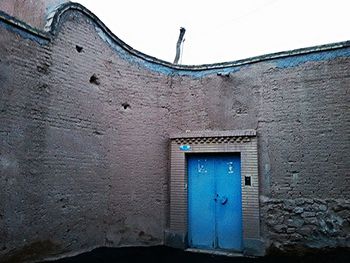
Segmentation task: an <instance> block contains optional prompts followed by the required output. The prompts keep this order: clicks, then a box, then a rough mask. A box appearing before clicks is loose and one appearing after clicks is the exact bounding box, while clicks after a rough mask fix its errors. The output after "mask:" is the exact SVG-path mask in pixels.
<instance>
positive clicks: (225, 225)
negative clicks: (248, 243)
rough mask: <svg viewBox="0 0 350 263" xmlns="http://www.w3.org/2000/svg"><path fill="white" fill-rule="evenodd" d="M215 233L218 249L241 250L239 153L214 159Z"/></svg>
mask: <svg viewBox="0 0 350 263" xmlns="http://www.w3.org/2000/svg"><path fill="white" fill-rule="evenodd" d="M215 177H216V193H217V195H218V197H217V201H216V220H215V221H216V234H217V242H218V248H219V249H227V250H237V251H240V250H242V197H241V196H242V195H241V164H240V156H239V155H230V156H225V155H223V156H218V157H217V158H216V160H215Z"/></svg>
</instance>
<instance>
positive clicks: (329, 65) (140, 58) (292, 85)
mask: <svg viewBox="0 0 350 263" xmlns="http://www.w3.org/2000/svg"><path fill="white" fill-rule="evenodd" d="M77 6H78V5H76V7H77ZM78 7H79V6H78ZM58 12H60V11H58ZM0 22H1V23H0V90H1V96H0V189H1V191H0V200H1V201H0V258H1V259H4V260H12V261H19V260H31V259H35V260H37V259H43V258H50V257H57V256H60V255H68V254H74V253H78V252H81V251H86V250H89V249H91V248H94V247H99V246H126V245H135V246H136V245H158V244H162V243H163V242H164V240H163V239H164V238H163V232H164V230H165V229H166V228H167V227H168V223H169V222H168V212H169V211H168V210H169V191H168V189H169V185H168V180H169V178H168V176H169V167H170V164H169V134H170V133H176V132H184V131H186V130H191V131H200V130H212V131H225V130H239V129H255V130H257V135H258V137H257V139H258V159H259V180H260V182H259V183H260V199H261V200H260V211H261V213H260V218H261V222H260V224H261V233H260V234H261V240H262V241H263V242H264V244H265V246H266V248H267V247H269V246H271V245H272V246H276V247H279V248H281V249H284V248H287V247H291V246H295V245H298V246H316V247H325V246H350V240H349V201H350V190H349V189H350V187H349V186H350V181H349V180H350V175H349V171H350V145H349V144H350V140H349V139H350V138H349V130H350V125H349V123H350V115H349V100H350V99H349V87H350V79H349V77H350V47H349V46H350V45H349V43H343V44H342V45H341V46H339V45H338V46H337V45H335V46H329V47H324V48H323V49H322V50H317V49H312V50H311V51H310V50H303V51H301V52H299V53H300V54H297V53H290V54H288V53H285V54H284V55H283V56H281V57H280V58H278V56H277V55H276V56H272V57H262V58H260V59H258V60H249V59H248V60H246V61H245V62H243V63H241V64H240V65H239V63H226V64H222V65H216V66H213V67H211V66H202V67H192V68H187V67H181V66H178V67H176V66H175V67H174V66H173V65H170V64H167V63H164V62H161V61H158V60H156V59H154V58H152V57H148V56H145V55H143V54H141V53H138V52H136V51H132V50H131V52H132V53H130V52H128V51H127V50H126V49H128V47H127V46H123V45H124V44H123V43H122V42H115V41H114V40H113V37H112V36H111V35H110V34H109V32H108V30H107V31H106V30H105V29H104V28H103V25H102V24H101V23H100V22H99V20H98V19H97V18H96V17H94V16H93V15H91V14H90V13H89V12H88V11H86V10H85V9H83V8H82V7H79V8H75V9H74V8H73V9H69V8H67V9H65V10H63V11H62V12H61V13H60V19H59V20H55V21H53V25H54V29H55V30H52V32H51V33H52V34H49V33H48V34H46V35H45V36H46V37H45V36H44V37H43V36H41V35H40V34H37V33H35V32H32V31H30V30H29V31H28V30H25V29H24V28H23V27H21V26H16V25H14V24H13V23H11V22H8V21H6V19H4V18H3V17H2V18H1V21H0ZM55 23H56V24H55ZM39 33H40V32H39ZM129 50H130V49H129ZM306 233H309V234H306ZM317 240H318V241H317Z"/></svg>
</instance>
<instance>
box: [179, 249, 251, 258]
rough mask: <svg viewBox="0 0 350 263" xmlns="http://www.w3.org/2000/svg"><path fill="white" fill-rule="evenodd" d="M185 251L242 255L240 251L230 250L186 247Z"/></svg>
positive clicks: (232, 255) (227, 255) (229, 255)
mask: <svg viewBox="0 0 350 263" xmlns="http://www.w3.org/2000/svg"><path fill="white" fill-rule="evenodd" d="M185 251H186V252H193V253H204V254H210V255H217V256H226V257H244V255H243V253H241V252H231V251H222V250H207V249H199V248H188V249H186V250H185Z"/></svg>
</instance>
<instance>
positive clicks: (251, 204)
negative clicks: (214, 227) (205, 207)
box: [165, 130, 263, 255]
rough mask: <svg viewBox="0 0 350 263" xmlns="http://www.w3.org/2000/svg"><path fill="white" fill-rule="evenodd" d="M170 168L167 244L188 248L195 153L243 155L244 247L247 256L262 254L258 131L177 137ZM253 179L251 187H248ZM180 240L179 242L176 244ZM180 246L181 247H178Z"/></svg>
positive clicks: (173, 142) (181, 135) (171, 138)
mask: <svg viewBox="0 0 350 263" xmlns="http://www.w3.org/2000/svg"><path fill="white" fill-rule="evenodd" d="M170 140H171V149H170V150H171V153H170V155H171V167H170V215H169V217H170V218H169V219H170V224H169V229H168V230H167V231H166V233H165V234H166V236H165V242H166V243H167V244H168V245H170V246H172V245H173V246H181V245H179V243H183V244H182V245H183V247H184V248H185V247H186V246H187V245H186V242H187V223H188V222H187V217H188V210H187V205H188V203H187V202H188V201H187V182H188V178H187V161H186V158H187V157H186V156H187V155H188V154H193V153H214V154H215V153H217V154H220V153H239V154H240V157H241V187H242V220H243V222H242V223H243V233H242V234H243V246H244V252H246V253H247V254H253V255H258V254H262V253H263V252H261V250H262V244H261V240H260V214H259V178H258V152H257V150H258V149H257V136H256V131H255V130H234V131H222V132H220V131H218V132H213V131H202V132H186V133H180V134H173V135H171V136H170ZM246 177H250V181H251V182H250V183H251V185H245V179H246ZM176 239H177V242H174V240H176ZM175 243H177V245H174V244H175Z"/></svg>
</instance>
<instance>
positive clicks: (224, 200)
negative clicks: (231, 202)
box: [220, 196, 228, 205]
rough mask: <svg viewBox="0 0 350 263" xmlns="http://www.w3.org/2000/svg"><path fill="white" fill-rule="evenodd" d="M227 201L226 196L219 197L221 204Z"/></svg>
mask: <svg viewBox="0 0 350 263" xmlns="http://www.w3.org/2000/svg"><path fill="white" fill-rule="evenodd" d="M227 201H228V199H227V197H226V196H223V197H222V198H221V200H220V202H221V204H222V205H225V204H226V203H227Z"/></svg>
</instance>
